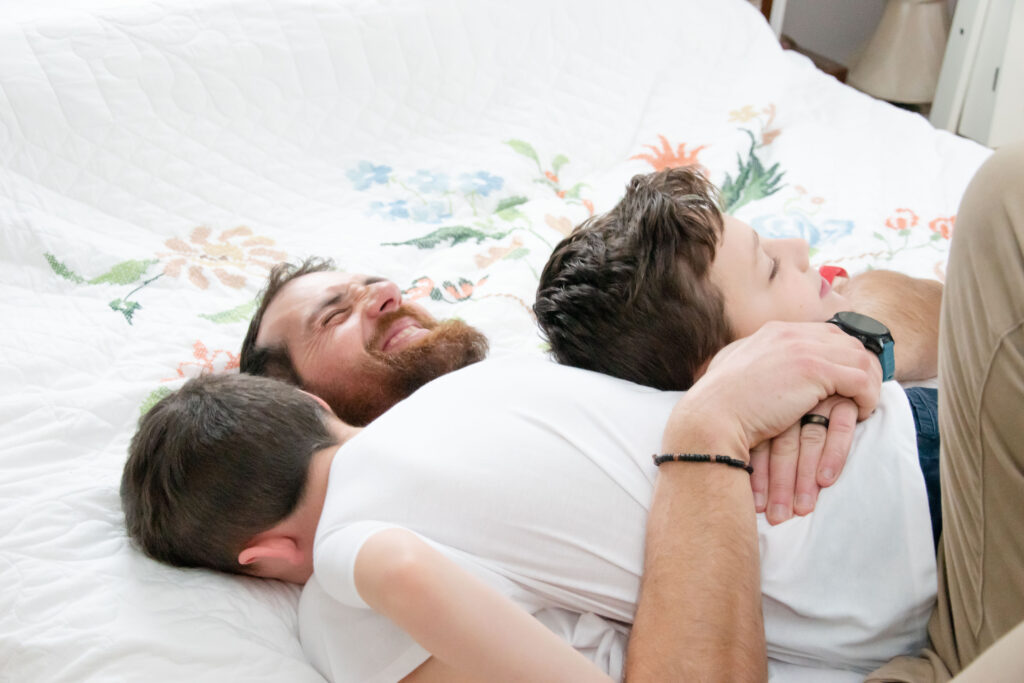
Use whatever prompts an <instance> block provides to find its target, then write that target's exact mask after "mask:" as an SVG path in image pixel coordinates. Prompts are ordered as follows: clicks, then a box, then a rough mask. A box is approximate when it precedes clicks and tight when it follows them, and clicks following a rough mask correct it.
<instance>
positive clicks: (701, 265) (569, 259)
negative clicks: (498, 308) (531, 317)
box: [533, 167, 732, 390]
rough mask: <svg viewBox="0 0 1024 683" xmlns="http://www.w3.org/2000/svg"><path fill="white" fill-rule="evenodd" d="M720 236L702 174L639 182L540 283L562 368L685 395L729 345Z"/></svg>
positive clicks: (713, 199)
mask: <svg viewBox="0 0 1024 683" xmlns="http://www.w3.org/2000/svg"><path fill="white" fill-rule="evenodd" d="M722 229H723V226H722V213H721V211H720V210H719V208H718V203H717V193H716V191H715V189H714V186H713V185H711V183H710V182H708V180H707V179H706V178H705V177H704V176H703V175H701V173H700V172H699V171H697V170H696V169H693V168H689V167H682V168H672V169H666V170H664V171H659V172H657V173H651V174H649V175H637V176H634V177H633V179H632V180H631V181H630V182H629V185H628V186H627V187H626V195H625V197H624V198H623V199H622V201H620V202H619V203H618V204H617V205H616V206H615V207H614V208H613V209H612V210H611V211H609V212H608V213H605V214H602V215H599V216H594V217H593V218H590V219H588V220H587V221H585V222H584V223H583V224H581V225H580V226H579V227H578V228H576V230H575V231H574V232H573V233H572V234H571V235H569V236H568V237H566V238H565V239H564V240H562V242H561V243H559V244H558V246H556V247H555V250H554V252H553V253H552V254H551V258H549V259H548V262H547V265H545V267H544V271H543V272H542V273H541V277H540V283H539V286H538V288H537V300H536V303H535V304H534V307H533V308H534V312H535V313H536V314H537V320H538V322H539V323H540V327H541V330H542V332H543V333H544V336H545V337H546V338H547V341H548V343H549V344H550V346H551V351H552V353H553V354H554V356H555V358H556V359H557V360H558V362H560V363H563V364H565V365H573V366H576V367H580V368H585V369H588V370H596V371H598V372H603V373H605V374H609V375H614V376H616V377H621V378H623V379H628V380H630V381H633V382H638V383H640V384H646V385H649V386H653V387H656V388H658V389H677V390H682V389H688V388H689V387H690V386H691V385H692V384H693V382H694V379H695V377H696V373H697V371H698V370H699V369H700V367H701V365H702V364H703V363H704V361H705V360H707V359H708V358H710V357H711V356H713V355H714V354H715V353H716V352H717V351H718V350H719V349H720V348H722V346H724V345H725V344H727V343H728V342H729V341H730V339H731V337H732V333H731V330H730V328H729V324H728V321H727V320H726V317H725V303H724V299H723V296H722V294H721V291H720V290H719V289H718V288H717V287H715V286H714V285H713V284H712V283H711V282H710V280H709V275H710V267H711V263H712V261H713V260H714V258H715V249H716V245H717V244H718V241H719V239H720V238H721V234H722Z"/></svg>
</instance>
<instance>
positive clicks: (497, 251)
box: [474, 237, 523, 269]
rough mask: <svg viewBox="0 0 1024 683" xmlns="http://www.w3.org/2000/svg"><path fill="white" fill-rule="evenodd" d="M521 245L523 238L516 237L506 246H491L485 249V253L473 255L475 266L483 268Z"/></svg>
mask: <svg viewBox="0 0 1024 683" xmlns="http://www.w3.org/2000/svg"><path fill="white" fill-rule="evenodd" d="M522 246H523V240H521V239H520V238H518V237H516V238H515V239H513V240H512V242H511V243H510V244H509V245H508V246H507V247H491V248H490V249H488V250H487V253H486V254H477V255H476V256H475V257H474V260H475V261H476V267H477V268H480V269H484V268H486V267H487V266H489V265H491V264H492V263H494V262H495V261H498V260H500V259H503V258H505V257H506V256H508V255H509V254H511V253H512V252H513V251H515V250H516V249H519V248H520V247H522Z"/></svg>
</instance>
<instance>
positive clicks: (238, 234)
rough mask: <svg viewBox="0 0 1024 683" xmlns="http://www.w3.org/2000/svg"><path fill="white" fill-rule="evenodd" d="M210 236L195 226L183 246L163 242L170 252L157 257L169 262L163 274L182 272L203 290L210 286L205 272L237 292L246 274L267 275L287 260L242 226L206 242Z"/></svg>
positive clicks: (268, 242) (269, 242) (269, 241)
mask: <svg viewBox="0 0 1024 683" xmlns="http://www.w3.org/2000/svg"><path fill="white" fill-rule="evenodd" d="M211 234H212V231H211V230H210V229H209V228H207V227H204V226H199V227H197V228H195V229H194V230H192V232H191V233H189V236H188V241H187V242H186V241H185V240H183V239H181V238H178V237H172V238H171V239H169V240H167V241H166V242H164V245H165V246H166V247H167V248H168V249H171V250H172V251H171V253H169V254H158V256H159V257H160V258H169V260H168V261H167V264H166V265H165V266H164V273H165V274H166V275H170V276H171V277H178V276H180V275H181V274H182V272H183V271H184V272H186V273H187V274H188V279H189V281H190V282H191V283H192V284H194V285H195V286H196V287H198V288H199V289H206V288H208V287H209V286H210V279H209V277H208V275H207V272H209V273H212V274H213V276H214V277H216V278H217V279H218V280H220V282H221V283H222V284H224V285H226V286H228V287H231V288H233V289H240V288H241V287H242V286H243V285H245V273H246V272H247V271H251V270H253V269H254V268H258V269H262V270H264V271H267V270H270V269H271V268H272V267H273V266H274V264H275V263H276V262H278V261H283V260H284V259H286V258H287V254H285V253H284V252H283V251H278V250H276V249H271V248H270V247H272V246H274V240H272V239H270V238H269V237H260V236H256V235H253V232H252V230H251V229H249V228H247V227H245V226H239V227H237V228H232V229H230V230H224V231H223V232H221V233H220V234H219V235H218V236H217V238H216V239H215V240H211V239H210V236H211ZM232 271H241V272H232Z"/></svg>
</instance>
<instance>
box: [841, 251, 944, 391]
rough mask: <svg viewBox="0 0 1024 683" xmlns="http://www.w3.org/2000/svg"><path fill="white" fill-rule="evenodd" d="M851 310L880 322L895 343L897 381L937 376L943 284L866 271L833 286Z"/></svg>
mask: <svg viewBox="0 0 1024 683" xmlns="http://www.w3.org/2000/svg"><path fill="white" fill-rule="evenodd" d="M836 291H837V292H839V293H840V294H842V295H843V296H845V297H846V298H847V299H848V300H849V302H850V304H851V307H852V308H853V310H855V311H857V312H858V313H864V314H865V315H870V316H871V317H872V318H875V319H877V320H880V321H881V322H882V323H884V324H885V326H886V327H888V328H889V331H890V332H892V336H893V339H895V340H896V345H895V347H894V353H895V359H896V379H898V380H900V381H908V380H921V379H929V378H931V377H935V376H936V375H937V374H938V358H939V309H940V306H941V303H942V283H940V282H937V281H936V280H925V279H921V278H914V277H909V276H907V275H904V274H902V273H897V272H894V271H891V270H869V271H867V272H864V273H861V274H860V275H857V276H856V277H854V278H853V279H851V280H848V281H846V282H844V283H841V284H839V285H837V286H836Z"/></svg>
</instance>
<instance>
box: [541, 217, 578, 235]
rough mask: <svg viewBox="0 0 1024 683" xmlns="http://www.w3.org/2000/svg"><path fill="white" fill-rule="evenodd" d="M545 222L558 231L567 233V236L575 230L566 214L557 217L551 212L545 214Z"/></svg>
mask: <svg viewBox="0 0 1024 683" xmlns="http://www.w3.org/2000/svg"><path fill="white" fill-rule="evenodd" d="M544 222H545V223H547V224H548V225H550V226H551V227H552V228H554V229H555V230H557V231H558V232H560V233H561V234H563V235H565V236H566V237H568V236H569V233H571V232H572V230H573V227H572V221H570V220H569V219H568V218H566V217H565V216H558V217H557V218H556V217H554V216H552V215H551V214H545V215H544Z"/></svg>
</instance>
